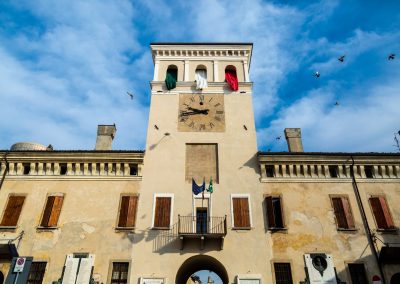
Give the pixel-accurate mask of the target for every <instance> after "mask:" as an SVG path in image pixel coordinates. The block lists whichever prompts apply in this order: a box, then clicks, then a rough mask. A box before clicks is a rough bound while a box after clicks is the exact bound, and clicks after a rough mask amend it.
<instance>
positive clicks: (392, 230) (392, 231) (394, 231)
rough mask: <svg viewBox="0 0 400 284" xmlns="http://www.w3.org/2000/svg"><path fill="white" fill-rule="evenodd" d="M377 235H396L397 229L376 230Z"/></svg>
mask: <svg viewBox="0 0 400 284" xmlns="http://www.w3.org/2000/svg"><path fill="white" fill-rule="evenodd" d="M376 231H377V232H378V233H382V234H397V231H398V228H393V229H376Z"/></svg>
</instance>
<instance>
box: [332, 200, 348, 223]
mask: <svg viewBox="0 0 400 284" xmlns="http://www.w3.org/2000/svg"><path fill="white" fill-rule="evenodd" d="M332 204H333V210H334V212H335V217H336V222H337V226H338V228H342V229H348V226H347V219H346V214H345V212H344V208H343V202H342V198H341V197H332Z"/></svg>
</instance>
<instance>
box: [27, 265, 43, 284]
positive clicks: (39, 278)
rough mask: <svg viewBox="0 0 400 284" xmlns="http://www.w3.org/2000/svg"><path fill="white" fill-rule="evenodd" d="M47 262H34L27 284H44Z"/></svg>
mask: <svg viewBox="0 0 400 284" xmlns="http://www.w3.org/2000/svg"><path fill="white" fill-rule="evenodd" d="M46 264H47V263H46V262H32V264H31V268H30V269H29V274H28V280H27V282H26V283H27V284H42V282H43V277H44V273H45V271H46Z"/></svg>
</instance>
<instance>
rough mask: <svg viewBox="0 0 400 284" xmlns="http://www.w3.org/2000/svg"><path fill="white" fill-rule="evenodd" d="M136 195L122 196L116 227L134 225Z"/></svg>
mask: <svg viewBox="0 0 400 284" xmlns="http://www.w3.org/2000/svg"><path fill="white" fill-rule="evenodd" d="M137 201H138V197H137V196H122V197H121V208H120V212H119V220H118V227H135V220H136V209H137Z"/></svg>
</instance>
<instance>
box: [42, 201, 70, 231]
mask: <svg viewBox="0 0 400 284" xmlns="http://www.w3.org/2000/svg"><path fill="white" fill-rule="evenodd" d="M63 200H64V196H63V195H62V194H60V195H51V196H48V197H47V202H46V205H45V207H44V212H43V216H42V221H41V222H40V226H41V227H57V223H58V218H59V217H60V213H61V207H62V204H63Z"/></svg>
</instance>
